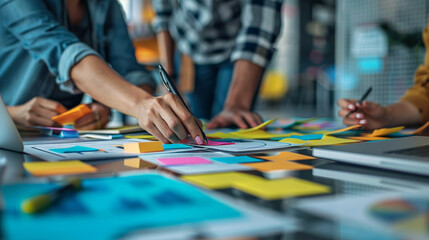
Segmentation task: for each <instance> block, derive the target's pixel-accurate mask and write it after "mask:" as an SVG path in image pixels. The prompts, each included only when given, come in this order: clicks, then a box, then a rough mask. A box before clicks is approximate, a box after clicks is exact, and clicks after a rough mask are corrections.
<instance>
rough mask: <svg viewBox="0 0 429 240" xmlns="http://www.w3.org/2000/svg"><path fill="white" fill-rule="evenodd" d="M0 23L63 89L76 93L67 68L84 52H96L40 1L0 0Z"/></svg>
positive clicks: (93, 53) (83, 54) (92, 53)
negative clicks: (64, 25)
mask: <svg viewBox="0 0 429 240" xmlns="http://www.w3.org/2000/svg"><path fill="white" fill-rule="evenodd" d="M0 24H3V25H4V27H5V28H6V29H7V30H8V31H9V32H10V33H11V34H13V35H14V36H15V37H16V39H17V40H18V41H19V42H20V43H21V45H22V46H23V47H24V48H25V49H26V50H27V51H28V53H29V54H30V55H31V57H33V58H34V59H37V60H41V61H43V62H44V63H45V64H46V66H47V67H48V69H49V72H50V73H51V74H52V75H54V76H55V78H56V82H57V83H58V84H59V86H60V88H61V89H62V90H63V91H67V92H70V93H78V92H80V91H79V90H78V89H77V88H76V87H75V85H74V84H73V81H72V80H71V79H70V70H71V68H72V67H73V66H74V65H75V64H77V63H78V62H79V61H80V60H82V59H83V58H84V57H85V56H88V55H97V56H99V55H98V53H97V52H96V51H94V50H93V49H91V48H90V47H89V46H87V45H86V44H84V43H81V42H80V41H79V39H78V38H77V37H76V36H75V35H74V34H72V33H71V32H69V31H68V30H67V29H66V28H64V27H63V26H61V25H60V23H59V22H58V21H57V20H56V19H55V18H54V17H53V15H52V13H51V12H50V11H49V10H48V9H47V8H46V6H45V4H44V3H43V1H41V0H32V1H26V0H0Z"/></svg>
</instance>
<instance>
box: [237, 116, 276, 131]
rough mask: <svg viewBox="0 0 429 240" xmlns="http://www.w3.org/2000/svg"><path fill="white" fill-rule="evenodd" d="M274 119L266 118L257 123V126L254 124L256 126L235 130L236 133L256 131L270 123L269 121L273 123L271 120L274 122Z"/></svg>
mask: <svg viewBox="0 0 429 240" xmlns="http://www.w3.org/2000/svg"><path fill="white" fill-rule="evenodd" d="M275 121H277V119H271V120H267V121H265V122H264V123H262V124H259V125H258V126H256V127H253V128H249V129H241V130H238V131H237V133H247V132H253V131H257V130H260V129H262V128H264V127H266V126H268V125H270V124H271V123H273V122H275Z"/></svg>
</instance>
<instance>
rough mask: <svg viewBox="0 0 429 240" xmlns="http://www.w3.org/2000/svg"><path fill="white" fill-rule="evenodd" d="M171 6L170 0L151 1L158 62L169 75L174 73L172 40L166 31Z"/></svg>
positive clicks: (171, 10)
mask: <svg viewBox="0 0 429 240" xmlns="http://www.w3.org/2000/svg"><path fill="white" fill-rule="evenodd" d="M173 7H174V4H173V2H172V0H157V1H153V9H154V10H155V13H156V17H155V19H154V21H153V26H154V29H155V31H156V32H157V34H156V39H157V41H158V49H159V54H160V62H161V64H162V66H163V67H164V68H165V70H166V71H167V73H168V74H169V75H170V76H172V75H173V74H174V41H173V38H172V37H171V35H170V33H169V32H168V27H169V22H170V18H171V15H172V12H173Z"/></svg>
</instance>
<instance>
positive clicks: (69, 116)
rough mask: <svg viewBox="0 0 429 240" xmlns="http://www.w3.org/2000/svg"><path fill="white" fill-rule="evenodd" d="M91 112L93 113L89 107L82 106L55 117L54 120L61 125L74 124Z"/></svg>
mask: <svg viewBox="0 0 429 240" xmlns="http://www.w3.org/2000/svg"><path fill="white" fill-rule="evenodd" d="M91 112H92V111H91V109H90V108H89V107H88V106H86V105H85V104H80V105H78V106H76V107H74V108H72V109H70V110H68V111H67V112H65V113H61V114H60V115H58V116H55V117H53V118H52V120H53V121H55V122H57V123H59V124H61V125H68V124H74V122H75V121H76V120H78V119H79V118H81V117H83V116H85V115H86V114H88V113H91Z"/></svg>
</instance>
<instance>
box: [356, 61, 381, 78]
mask: <svg viewBox="0 0 429 240" xmlns="http://www.w3.org/2000/svg"><path fill="white" fill-rule="evenodd" d="M357 65H358V69H359V70H360V72H362V73H365V74H374V73H380V72H382V71H383V59H381V58H362V59H358V60H357Z"/></svg>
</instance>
